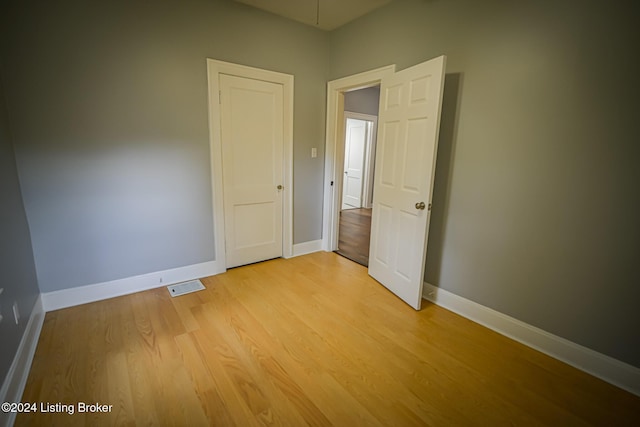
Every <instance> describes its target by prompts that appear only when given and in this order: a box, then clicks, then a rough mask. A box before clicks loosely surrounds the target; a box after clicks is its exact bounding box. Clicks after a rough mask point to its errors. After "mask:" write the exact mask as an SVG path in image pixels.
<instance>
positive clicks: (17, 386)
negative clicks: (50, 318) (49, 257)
mask: <svg viewBox="0 0 640 427" xmlns="http://www.w3.org/2000/svg"><path fill="white" fill-rule="evenodd" d="M44 314H45V312H44V307H43V305H42V296H41V295H39V296H38V299H37V300H36V303H35V304H34V306H33V310H31V316H29V321H28V322H27V327H26V328H25V331H24V334H23V335H22V339H21V340H20V345H18V351H17V352H16V355H15V357H14V358H13V362H12V363H11V366H10V367H9V372H8V373H7V377H6V378H5V380H4V383H3V384H2V388H1V389H0V402H21V401H22V393H23V392H24V387H25V385H26V384H27V378H28V377H29V371H30V370H31V362H32V361H33V356H34V355H35V353H36V347H37V346H38V338H40V331H41V330H42V323H43V322H44ZM16 415H17V414H16V413H8V414H6V413H2V412H0V426H3V427H4V426H12V425H13V423H14V422H15V419H16Z"/></svg>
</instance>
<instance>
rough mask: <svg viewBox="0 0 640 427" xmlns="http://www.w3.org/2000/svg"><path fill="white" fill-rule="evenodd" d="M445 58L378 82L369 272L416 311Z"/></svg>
mask: <svg viewBox="0 0 640 427" xmlns="http://www.w3.org/2000/svg"><path fill="white" fill-rule="evenodd" d="M445 61H446V57H444V56H440V57H438V58H435V59H432V60H430V61H427V62H423V63H421V64H418V65H415V66H413V67H410V68H407V69H405V70H402V71H399V72H397V73H394V74H393V75H392V76H390V77H388V78H387V77H385V78H383V79H382V85H381V90H380V116H379V131H378V150H377V157H376V172H375V181H374V189H373V214H372V224H371V245H370V252H369V274H370V275H371V276H372V277H373V278H375V279H376V280H377V281H379V282H380V283H382V284H383V285H384V286H385V287H387V288H388V289H389V290H390V291H391V292H393V293H394V294H396V295H397V296H399V297H400V298H401V299H402V300H403V301H405V302H406V303H407V304H409V305H410V306H412V307H413V308H415V309H416V310H419V309H420V304H421V302H422V284H423V281H424V279H423V276H424V265H425V258H426V254H427V234H428V232H429V217H430V215H429V214H430V208H431V197H432V193H433V177H434V172H435V161H436V150H437V141H438V130H439V127H440V110H441V106H442V92H443V88H444V68H445Z"/></svg>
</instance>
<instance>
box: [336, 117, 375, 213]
mask: <svg viewBox="0 0 640 427" xmlns="http://www.w3.org/2000/svg"><path fill="white" fill-rule="evenodd" d="M347 119H357V120H364V121H367V122H371V123H372V125H371V129H370V132H368V133H367V139H366V146H365V150H364V168H363V170H362V206H363V207H365V208H370V207H371V203H372V200H371V198H370V197H369V193H370V192H371V188H372V187H373V169H374V164H375V156H376V142H377V138H378V116H373V115H371V114H364V113H356V112H354V111H345V112H344V120H345V126H346V121H347ZM345 138H346V135H345ZM345 143H346V141H345ZM343 165H344V163H343ZM342 173H343V174H344V166H343V169H342ZM340 205H341V206H342V200H341V201H340Z"/></svg>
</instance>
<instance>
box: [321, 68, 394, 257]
mask: <svg viewBox="0 0 640 427" xmlns="http://www.w3.org/2000/svg"><path fill="white" fill-rule="evenodd" d="M395 70H396V66H395V64H394V65H387V66H386V67H381V68H376V69H375V70H370V71H365V72H363V73H359V74H354V75H352V76H348V77H343V78H341V79H337V80H332V81H330V82H329V83H328V84H327V128H326V146H325V157H324V162H325V163H324V164H325V167H324V203H323V215H322V217H323V220H322V249H323V250H325V251H335V250H336V249H338V225H339V216H338V215H339V213H340V202H341V200H340V199H341V195H342V174H343V173H344V172H343V168H344V93H345V92H350V91H352V90H358V89H364V88H367V87H371V86H377V85H379V84H380V82H381V81H382V79H383V77H386V76H390V75H393V73H394V72H395ZM336 188H337V189H338V191H336Z"/></svg>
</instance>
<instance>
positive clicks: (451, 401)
mask: <svg viewBox="0 0 640 427" xmlns="http://www.w3.org/2000/svg"><path fill="white" fill-rule="evenodd" d="M202 282H203V284H204V285H205V287H206V289H205V290H204V291H201V292H197V293H193V294H188V295H184V296H181V297H177V298H171V297H170V296H169V294H168V292H167V291H166V289H165V288H160V289H154V290H150V291H146V292H141V293H137V294H133V295H128V296H123V297H119V298H114V299H111V300H107V301H100V302H96V303H92V304H86V305H83V306H78V307H72V308H68V309H64V310H59V311H56V312H51V313H47V315H46V317H45V322H44V325H43V328H42V333H41V336H40V340H39V344H38V348H37V350H36V355H35V357H34V360H33V365H32V368H31V372H30V375H29V379H28V382H27V386H26V389H25V393H24V396H23V401H31V402H50V403H58V402H60V403H65V404H77V403H78V402H86V403H95V402H100V403H104V404H108V405H109V404H110V405H113V410H112V411H111V412H110V413H86V414H82V413H81V414H78V413H75V414H73V415H69V414H67V413H51V412H50V413H37V414H19V415H18V417H17V422H16V425H17V426H23V425H34V426H39V425H64V426H67V425H78V426H81V425H92V426H93V425H96V426H102V425H216V426H243V427H244V426H291V425H295V426H298V425H311V426H330V425H335V426H343V425H349V426H351V425H354V426H357V425H372V426H376V425H378V426H387V425H402V426H405V425H406V426H412V425H416V426H417V425H435V426H441V425H464V426H486V425H492V426H493V425H522V426H537V425H563V426H564V425H567V426H581V425H584V426H603V425H616V426H632V425H633V426H635V425H638V421H640V398H638V397H637V396H634V395H631V394H630V393H627V392H625V391H623V390H620V389H618V388H616V387H614V386H612V385H610V384H607V383H604V382H603V381H601V380H599V379H597V378H594V377H592V376H589V375H587V374H585V373H584V372H581V371H578V370H577V369H574V368H572V367H570V366H568V365H566V364H564V363H562V362H559V361H557V360H555V359H552V358H550V357H548V356H546V355H544V354H542V353H539V352H537V351H535V350H532V349H530V348H527V347H525V346H523V345H522V344H519V343H517V342H514V341H512V340H509V339H508V338H506V337H504V336H501V335H499V334H497V333H495V332H493V331H490V330H488V329H486V328H484V327H482V326H480V325H478V324H476V323H473V322H471V321H469V320H467V319H464V318H462V317H460V316H458V315H456V314H454V313H451V312H449V311H447V310H444V309H442V308H440V307H438V306H435V305H433V304H430V303H425V304H423V309H422V310H421V311H419V312H416V311H415V310H413V309H412V308H410V307H409V306H407V305H406V304H404V303H403V302H401V301H400V300H399V299H398V298H396V297H395V296H393V295H392V294H391V293H390V292H389V291H388V290H387V289H386V288H384V287H383V286H381V285H380V284H378V283H377V282H376V281H375V280H373V279H372V278H371V277H369V276H368V275H367V272H366V268H364V267H362V266H361V265H358V264H356V263H353V262H351V261H349V260H347V259H345V258H343V257H340V256H337V255H336V254H333V253H326V252H321V253H314V254H310V255H305V256H301V257H297V258H292V259H287V260H284V259H276V260H272V261H268V262H264V263H259V264H254V265H250V266H245V267H240V268H236V269H232V270H229V271H228V272H227V273H225V274H221V275H218V276H213V277H208V278H204V279H202Z"/></svg>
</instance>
